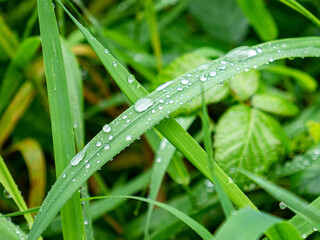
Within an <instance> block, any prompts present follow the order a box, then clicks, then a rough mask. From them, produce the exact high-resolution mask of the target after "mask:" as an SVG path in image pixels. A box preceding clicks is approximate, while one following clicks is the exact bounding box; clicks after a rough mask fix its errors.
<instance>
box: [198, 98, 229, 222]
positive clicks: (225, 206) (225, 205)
mask: <svg viewBox="0 0 320 240" xmlns="http://www.w3.org/2000/svg"><path fill="white" fill-rule="evenodd" d="M202 130H203V133H204V137H203V144H204V148H205V150H206V152H207V154H208V166H209V169H210V171H211V173H212V179H213V182H214V183H215V185H216V186H215V187H216V190H217V194H218V197H219V200H220V203H221V206H222V210H223V213H224V215H225V216H226V217H230V216H231V214H232V212H233V211H234V208H233V205H232V203H231V202H230V200H229V198H228V196H227V194H226V193H225V192H224V189H223V188H222V186H221V183H220V179H219V178H217V177H216V173H215V171H216V170H215V168H214V166H213V164H212V162H211V159H213V144H212V134H211V131H210V123H209V114H208V109H207V105H206V101H205V97H204V93H202Z"/></svg>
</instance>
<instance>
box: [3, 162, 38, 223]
mask: <svg viewBox="0 0 320 240" xmlns="http://www.w3.org/2000/svg"><path fill="white" fill-rule="evenodd" d="M0 182H1V184H2V185H3V186H4V188H5V190H6V191H7V193H8V194H9V195H10V197H12V199H13V201H14V202H15V203H16V204H17V206H18V208H19V209H20V210H27V209H28V207H27V204H26V203H25V202H24V200H23V198H22V196H21V194H20V192H19V189H18V187H17V185H16V183H15V182H14V179H13V178H12V176H11V174H10V172H9V169H8V168H7V166H6V164H5V162H4V161H3V159H2V157H1V156H0ZM24 218H25V219H26V220H27V223H28V224H29V226H30V228H31V226H32V224H33V218H32V216H31V215H30V214H25V215H24Z"/></svg>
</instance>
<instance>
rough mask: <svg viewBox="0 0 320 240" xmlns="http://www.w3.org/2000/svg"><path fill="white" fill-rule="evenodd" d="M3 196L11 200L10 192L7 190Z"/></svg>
mask: <svg viewBox="0 0 320 240" xmlns="http://www.w3.org/2000/svg"><path fill="white" fill-rule="evenodd" d="M3 195H4V196H5V197H6V198H11V195H10V193H9V192H8V190H7V189H4V190H3Z"/></svg>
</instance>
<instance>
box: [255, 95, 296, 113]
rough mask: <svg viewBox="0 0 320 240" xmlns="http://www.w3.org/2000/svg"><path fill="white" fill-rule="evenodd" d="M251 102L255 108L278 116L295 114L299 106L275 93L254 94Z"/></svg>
mask: <svg viewBox="0 0 320 240" xmlns="http://www.w3.org/2000/svg"><path fill="white" fill-rule="evenodd" d="M251 103H252V106H254V107H255V108H258V109H261V110H263V111H266V112H270V113H273V114H277V115H280V116H295V115H297V114H298V113H299V108H298V107H297V106H296V105H294V104H292V103H290V102H289V101H287V100H285V99H283V98H280V97H279V96H275V95H270V94H256V95H254V96H253V98H252V100H251Z"/></svg>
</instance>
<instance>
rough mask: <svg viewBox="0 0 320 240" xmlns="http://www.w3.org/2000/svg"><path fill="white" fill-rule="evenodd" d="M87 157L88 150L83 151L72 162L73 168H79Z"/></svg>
mask: <svg viewBox="0 0 320 240" xmlns="http://www.w3.org/2000/svg"><path fill="white" fill-rule="evenodd" d="M85 155H86V149H85V148H84V149H82V151H80V152H78V153H77V155H76V156H74V158H72V160H71V166H77V165H78V164H79V162H81V161H82V160H83V158H84V156H85Z"/></svg>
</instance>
